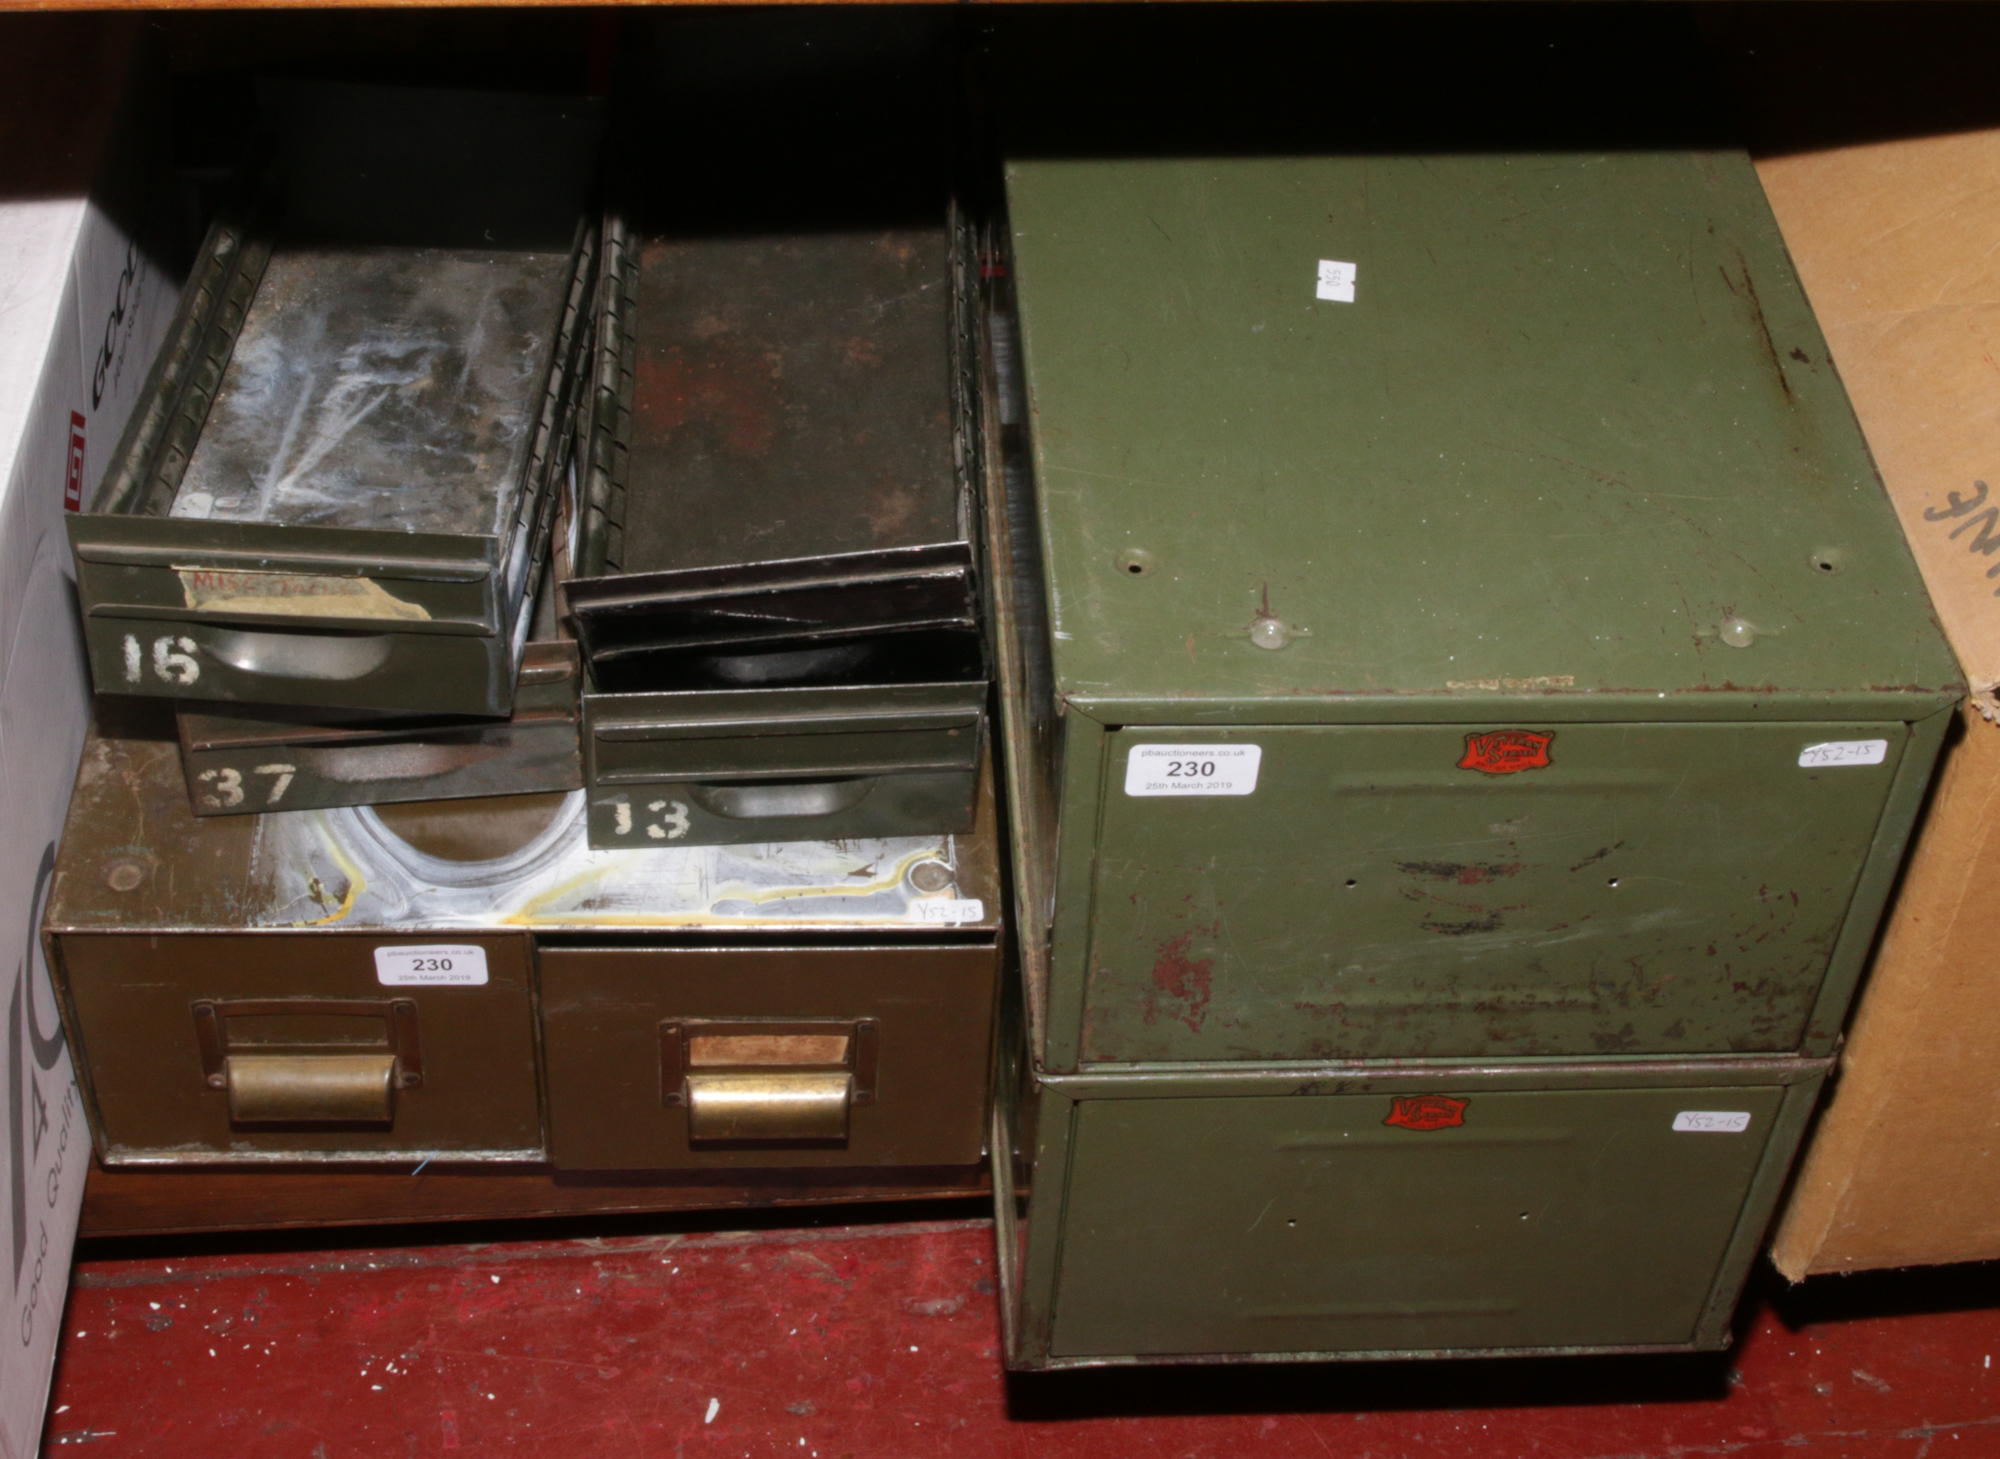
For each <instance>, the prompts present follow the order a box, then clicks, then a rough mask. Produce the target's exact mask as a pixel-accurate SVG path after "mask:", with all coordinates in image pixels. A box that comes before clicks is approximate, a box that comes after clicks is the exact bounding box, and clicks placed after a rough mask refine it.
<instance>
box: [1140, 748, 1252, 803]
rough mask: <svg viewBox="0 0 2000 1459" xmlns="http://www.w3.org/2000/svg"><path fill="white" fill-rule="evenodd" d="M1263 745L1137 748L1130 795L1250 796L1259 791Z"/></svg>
mask: <svg viewBox="0 0 2000 1459" xmlns="http://www.w3.org/2000/svg"><path fill="white" fill-rule="evenodd" d="M1263 758H1264V747H1263V746H1262V745H1134V746H1133V747H1132V753H1131V754H1130V755H1129V756H1127V757H1126V760H1125V793H1126V794H1127V795H1248V794H1250V792H1251V791H1253V790H1255V789H1256V788H1257V766H1258V763H1259V762H1260V761H1262V760H1263Z"/></svg>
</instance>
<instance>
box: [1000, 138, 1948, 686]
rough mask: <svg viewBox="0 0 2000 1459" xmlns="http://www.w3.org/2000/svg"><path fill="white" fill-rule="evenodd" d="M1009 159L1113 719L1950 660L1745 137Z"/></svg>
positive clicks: (1896, 668)
mask: <svg viewBox="0 0 2000 1459" xmlns="http://www.w3.org/2000/svg"><path fill="white" fill-rule="evenodd" d="M1007 177H1008V206H1009V209H1010V217H1011V227H1012V234H1013V236H1012V243H1013V256H1014V264H1015V270H1016V283H1017V288H1018V298H1019V302H1020V313H1021V338H1022V348H1023V356H1024V360H1025V367H1026V375H1027V382H1028V388H1029V394H1030V399H1031V402H1032V406H1033V410H1032V413H1031V415H1030V421H1031V427H1032V432H1033V445H1034V460H1035V466H1036V471H1037V478H1038V484H1039V491H1040V511H1041V520H1042V526H1043V531H1044V536H1045V546H1046V561H1047V569H1048V583H1049V608H1050V617H1051V627H1052V631H1053V636H1054V656H1055V672H1056V680H1057V688H1058V691H1059V692H1060V693H1062V694H1064V695H1067V696H1069V697H1070V698H1072V699H1073V700H1075V701H1077V702H1080V703H1083V704H1085V705H1087V706H1089V705H1094V706H1098V708H1096V709H1094V710H1093V712H1094V713H1097V714H1099V716H1100V717H1102V718H1105V719H1106V720H1107V721H1108V722H1111V723H1136V722H1150V723H1187V722H1190V721H1192V720H1194V719H1196V718H1198V717H1199V715H1198V713H1197V712H1196V709H1195V707H1196V706H1204V705H1226V706H1234V707H1235V709H1234V710H1232V712H1239V711H1240V710H1241V707H1242V706H1244V705H1246V704H1250V703H1253V702H1256V701H1271V702H1274V703H1282V704H1286V705H1290V706H1294V708H1293V709H1291V710H1290V711H1289V712H1288V713H1287V714H1284V715H1277V716H1267V717H1266V719H1265V722H1269V719H1270V718H1271V717H1277V718H1288V717H1291V715H1292V714H1295V713H1299V712H1300V711H1299V709H1298V708H1297V706H1299V705H1300V704H1301V702H1302V701H1303V702H1305V703H1315V704H1320V705H1329V706H1332V705H1338V706H1343V707H1342V708H1340V709H1339V710H1338V711H1337V716H1338V717H1341V718H1352V717H1355V715H1356V714H1357V713H1359V711H1358V710H1357V709H1356V708H1355V701H1357V700H1362V701H1367V700H1373V701H1376V702H1379V703H1382V704H1384V705H1393V704H1396V703H1398V702H1400V703H1401V704H1402V705H1403V706H1404V707H1403V708H1402V709H1399V710H1391V711H1390V714H1391V715H1394V716H1398V717H1401V716H1406V715H1407V713H1408V710H1407V703H1408V699H1409V697H1410V696H1425V697H1433V696H1434V697H1435V698H1436V699H1437V700H1438V701H1441V702H1442V703H1445V704H1451V705H1452V706H1453V709H1451V710H1446V709H1440V710H1438V711H1436V712H1433V713H1432V714H1431V715H1430V716H1429V717H1430V718H1431V720H1432V722H1437V721H1439V720H1443V719H1456V718H1467V717H1486V716H1485V715H1484V714H1481V713H1479V712H1478V710H1477V708H1476V706H1477V705H1479V704H1482V703H1491V702H1492V701H1495V700H1502V699H1509V698H1511V699H1514V700H1516V701H1520V700H1532V699H1534V698H1537V697H1543V696H1546V697H1549V698H1554V699H1559V700H1564V701H1571V702H1572V703H1573V702H1574V701H1576V700H1584V699H1586V697H1587V696H1593V695H1609V694H1612V693H1622V694H1624V695H1626V696H1628V697H1631V698H1636V697H1638V696H1641V695H1644V696H1649V697H1650V696H1665V697H1667V698H1668V699H1676V698H1679V697H1681V696H1700V698H1701V699H1702V701H1703V703H1704V711H1703V717H1705V718H1710V719H1718V718H1730V717H1735V716H1736V715H1739V714H1744V715H1747V714H1752V713H1756V712H1758V706H1759V704H1760V703H1768V701H1769V698H1770V696H1772V695H1775V694H1781V693H1782V694H1792V695H1802V696H1811V695H1816V694H1836V693H1843V692H1850V691H1857V690H1867V689H1872V690H1878V691H1884V692H1888V693H1894V692H1896V691H1911V692H1912V693H1917V692H1928V693H1930V694H1932V695H1933V696H1935V694H1936V691H1939V690H1947V691H1948V690H1950V689H1951V688H1952V687H1953V686H1955V685H1956V684H1957V683H1958V681H1959V674H1958V670H1957V668H1956V666H1955V664H1954V663H1953V661H1952V659H1951V657H1950V655H1949V653H1948V651H1947V650H1946V648H1945V645H1944V642H1943V640H1942V638H1941V637H1940V635H1939V633H1938V630H1937V628H1936V626H1935V624H1934V623H1933V622H1932V621H1931V618H1930V613H1929V605H1928V601H1927V599H1926V597H1925V594H1924V590H1923V586H1922V583H1921V581H1920V579H1919V577H1918V575H1917V571H1916V568H1915V565H1914V563H1913V562H1912V560H1911V558H1910V554H1909V550H1908V548H1907V546H1906V545H1905V544H1904V542H1903V539H1902V536H1901V534H1900V532H1899V531H1898V529H1897V526H1896V522H1895V520H1894V517H1893V514H1892V512H1891V509H1890V507H1889V504H1888V502H1887V500H1886V498H1885V496H1884V494H1883V492H1882V489H1881V487H1880V485H1879V483H1878V482H1877V480H1876V477H1875V474H1874V470H1873V467H1872V465H1871V463H1870V459H1869V456H1868V452H1867V449H1866V447H1865V445H1864V443H1863V440H1862V436H1861V433H1860V431H1859V429H1858V428H1857V426H1856V425H1855V422H1854V419H1853V416H1852V413H1851V411H1850V409H1849V407H1848V404H1847V401H1846V398H1845V396H1844V394H1843V392H1842V389H1841V386H1840V383H1839V381H1838V379H1837V378H1836V376H1835V374H1834V372H1833V369H1832V367H1831V366H1830V364H1829V363H1828V359H1827V352H1826V346H1825V343H1824V341H1823V340H1822V338H1821V336H1820V332H1819V329H1818V327H1817V325H1816V324H1815V322H1814V320H1813V317H1812V314H1811V311H1810V309H1809V308H1808V306H1807V304H1806V300H1805V297H1804V295H1803V293H1802V292H1801V290H1800V288H1799V285H1798V283H1797V280H1796V277H1795V276H1794V273H1793V271H1792V268H1791V266H1790V263H1789V261H1788V260H1787V259H1786V257H1785V254H1784V249H1783V245H1782V243H1781V241H1780V238H1779V235H1778V232H1777V229H1776V227H1775V225H1774V223H1773V221H1772V219H1771V216H1770V212H1769V209H1768V207H1767V205H1766V203H1765V201H1764V198H1763V196H1762V194H1761V192H1760V190H1759V188H1758V185H1757V181H1756V178H1755V175H1754V173H1753V172H1752V170H1751V167H1750V165H1749V162H1748V160H1747V159H1746V158H1745V157H1743V156H1742V155H1741V154H1738V153H1730V152H1643V151H1640V152H1626V153H1618V154H1612V155H1601V154H1587V153H1556V154H1546V155H1525V154H1522V155H1502V154H1495V155H1486V156H1454V155H1444V154H1438V155H1428V156H1421V155H1413V156H1400V157H1380V156H1377V157H1369V156H1349V157H1323V158H1227V159H1221V158H1197V159H1178V160H1175V159H1166V160H1132V159H1118V160H1110V161H1086V160H1053V161H1031V162H1015V163H1011V164H1010V165H1009V167H1008V174H1007ZM1322 261H1331V262H1339V263H1349V264H1352V265H1353V266H1354V269H1355V274H1354V289H1353V298H1352V302H1343V301H1341V300H1338V299H1323V298H1320V297H1318V292H1319V291H1318V277H1319V270H1320V266H1321V263H1322ZM1260 619H1267V620H1268V621H1269V623H1270V624H1271V625H1275V627H1274V628H1267V629H1265V630H1263V631H1264V633H1265V634H1266V636H1267V639H1268V638H1271V637H1276V638H1281V639H1283V640H1284V642H1283V644H1282V646H1281V647H1277V648H1265V647H1259V646H1257V644H1256V643H1255V642H1253V640H1252V637H1251V631H1252V629H1253V627H1256V626H1257V624H1258V622H1259V620H1260ZM1739 644H1740V645H1741V646H1738V645H1739ZM1175 702H1178V703H1180V704H1182V705H1185V706H1187V708H1185V709H1182V710H1180V711H1178V712H1177V711H1175V710H1174V709H1173V707H1172V705H1173V704H1174V703H1175ZM1467 705H1472V706H1475V708H1474V709H1473V712H1472V713H1471V714H1466V713H1458V712H1453V711H1454V710H1460V709H1463V707H1464V706H1467ZM1112 706H1118V707H1115V708H1114V707H1112ZM1327 712H1328V711H1322V715H1323V716H1324V714H1326V713H1327ZM1501 712H1504V711H1500V710H1498V709H1496V710H1495V711H1494V713H1496V714H1497V713H1501ZM1578 712H1581V713H1584V714H1588V713H1590V710H1589V709H1588V708H1584V709H1582V710H1581V711H1578V710H1576V709H1571V710H1570V711H1569V713H1570V714H1575V713H1578ZM1601 712H1603V713H1604V714H1605V717H1611V714H1612V713H1617V714H1618V715H1619V717H1626V718H1630V717H1633V716H1632V715H1631V713H1630V709H1629V706H1619V707H1618V708H1617V709H1616V710H1614V709H1613V707H1612V706H1610V705H1606V706H1604V711H1601ZM1842 712H1846V713H1852V712H1853V711H1852V710H1848V711H1835V713H1836V714H1839V713H1842ZM1248 717H1249V718H1250V722H1257V719H1256V716H1255V713H1254V711H1253V712H1251V713H1250V714H1249V715H1248ZM1566 717H1567V716H1566ZM1662 717H1674V718H1683V717H1686V716H1685V714H1683V713H1669V714H1665V715H1663V716H1662ZM1903 717H1906V718H1914V717H1916V716H1915V715H1914V714H1911V715H1907V716H1903Z"/></svg>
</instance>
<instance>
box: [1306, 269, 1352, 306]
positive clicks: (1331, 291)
mask: <svg viewBox="0 0 2000 1459" xmlns="http://www.w3.org/2000/svg"><path fill="white" fill-rule="evenodd" d="M1356 272H1358V270H1356V268H1355V267H1354V265H1353V264H1351V263H1342V262H1341V261H1340V260H1339V259H1334V258H1323V259H1321V260H1320V261H1319V284H1318V286H1317V287H1315V288H1314V290H1313V297H1314V298H1315V299H1325V300H1327V301H1328V302H1329V303H1333V304H1352V303H1353V302H1354V276H1355V274H1356Z"/></svg>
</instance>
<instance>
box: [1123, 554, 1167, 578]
mask: <svg viewBox="0 0 2000 1459" xmlns="http://www.w3.org/2000/svg"><path fill="white" fill-rule="evenodd" d="M1117 561H1118V566H1119V569H1120V570H1121V571H1123V572H1124V573H1126V574H1127V575H1128V576H1131V577H1135V578H1142V577H1144V576H1146V574H1147V573H1149V572H1151V571H1152V570H1153V569H1154V568H1155V567H1157V566H1159V564H1158V563H1157V562H1155V561H1154V560H1153V554H1152V553H1150V552H1148V551H1146V549H1145V548H1143V547H1128V548H1126V549H1125V550H1124V551H1123V552H1121V553H1119V554H1118V558H1117Z"/></svg>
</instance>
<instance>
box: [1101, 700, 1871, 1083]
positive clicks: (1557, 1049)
mask: <svg viewBox="0 0 2000 1459" xmlns="http://www.w3.org/2000/svg"><path fill="white" fill-rule="evenodd" d="M1516 731H1520V732H1522V733H1527V734H1528V735H1529V738H1528V739H1526V740H1523V741H1521V744H1522V745H1524V746H1526V749H1525V750H1523V751H1522V753H1521V756H1520V757H1519V758H1518V759H1517V760H1516V761H1515V762H1507V761H1506V759H1505V754H1504V753H1503V752H1504V751H1505V748H1506V746H1505V744H1503V743H1502V742H1501V741H1500V740H1497V739H1495V738H1494V736H1495V735H1500V736H1506V735H1509V734H1513V733H1515V732H1516ZM1908 733H1909V732H1908V730H1907V729H1906V727H1905V726H1903V725H1901V724H1894V723H1890V724H1880V723H1878V724H1838V723H1822V724H1782V725H1781V724H1706V725H1701V724H1693V725H1690V724H1680V725H1643V724H1637V725H1564V726H1534V725H1529V726H1525V727H1520V726H1493V727H1490V728H1488V727H1475V726H1466V727H1457V726H1370V727H1340V728H1336V727H1297V726H1288V727H1273V728H1266V729H1256V730H1251V729H1232V730H1228V731H1222V732H1218V731H1214V730H1193V729H1187V730H1144V731H1139V730H1128V731H1120V732H1118V733H1116V734H1113V735H1111V736H1110V737H1109V744H1110V748H1109V750H1108V752H1107V762H1106V763H1107V778H1108V780H1109V781H1110V785H1109V786H1108V789H1107V794H1106V797H1105V809H1104V817H1103V823H1102V833H1103V834H1102V850H1101V852H1100V855H1099V859H1098V863H1097V881H1096V896H1095V899H1094V903H1093V905H1094V908H1095V914H1094V915H1095V921H1094V923H1093V926H1092V929H1091V945H1090V967H1089V985H1088V992H1087V1000H1088V1001H1087V1013H1086V1017H1085V1021H1084V1029H1085V1034H1084V1058H1085V1060H1086V1061H1097V1062H1108V1061H1128V1060H1130V1061H1141V1060H1181V1059H1223V1060H1239V1059H1257V1058H1262V1059H1309V1058H1380V1057H1390V1058H1395V1057H1410V1058H1418V1057H1428V1058H1439V1057H1464V1056H1492V1055H1513V1056H1519V1055H1549V1054H1556V1055H1583V1056H1592V1057H1595V1056H1602V1055H1606V1054H1620V1055H1624V1054H1687V1053H1731V1052H1734V1053H1745V1052H1756V1051H1782V1050H1786V1049H1790V1048H1794V1047H1797V1045H1798V1043H1799V1041H1800V1039H1801V1038H1802V1036H1803V1033H1804V1029H1805V1024H1806V1020H1807V1017H1808V1015H1809V1013H1810V1011H1811V1008H1812V1003H1813V999H1814V997H1815V995H1816V994H1817V992H1818V990H1819V985H1820V979H1821V977H1822V975H1823V973H1824V971H1825V969H1826V965H1827V960H1828V958H1829V956H1830V955H1831V953H1832V950H1833V945H1834V940H1835V938H1836V937H1837V936H1838V935H1839V933H1840V931H1841V928H1842V925H1843V923H1844V920H1845V918H1846V916H1847V907H1848V900H1849V897H1850V896H1851V894H1852V892H1853V889H1854V885H1855V882H1856V879H1857V878H1858V876H1859V875H1860V872H1861V867H1862V862H1863V859H1864V858H1865V856H1866V855H1867V853H1868V850H1869V845H1870V842H1871V840H1872V838H1873V837H1874V834H1875V829H1876V823H1877V821H1878V819H1879V818H1880V815H1881V811H1882V806H1883V803H1884V800H1885V798H1886V796H1887V794H1888V790H1889V786H1890V783H1891V780H1892V778H1893V776H1894V774H1895V771H1896V767H1897V764H1898V761H1899V759H1900V756H1901V753H1902V748H1903V745H1904V743H1905V741H1906V740H1907V738H1908ZM1189 742H1194V743H1198V744H1209V745H1218V746H1232V747H1238V748H1241V747H1250V746H1254V747H1256V748H1257V749H1258V750H1259V751H1260V752H1261V763H1260V765H1259V767H1258V769H1257V771H1256V776H1255V788H1254V790H1253V791H1251V792H1250V793H1248V794H1213V795H1157V794H1132V793H1129V792H1128V790H1127V788H1126V782H1127V774H1128V770H1129V768H1130V766H1131V763H1132V762H1131V756H1132V755H1133V753H1135V750H1137V749H1138V748H1140V747H1144V746H1147V745H1162V744H1167V745H1171V744H1186V743H1189ZM1508 743H1511V741H1510V742H1508ZM1823 744H1836V745H1849V746H1859V747H1863V748H1864V749H1865V750H1866V751H1867V752H1868V753H1867V755H1866V756H1864V757H1862V758H1863V759H1865V763H1860V762H1856V763H1844V764H1836V765H1833V766H1831V767H1827V766H1819V765H1813V766H1809V765H1802V764H1801V759H1802V758H1804V759H1812V758H1813V756H1812V755H1810V754H1808V753H1807V752H1808V751H1809V750H1810V749H1811V748H1812V747H1814V746H1816V745H1823ZM1856 754H1857V755H1859V754H1860V752H1859V751H1857V752H1856ZM1482 756H1486V757H1487V758H1485V759H1482V758H1481V757H1482ZM1482 765H1489V766H1491V767H1493V768H1480V767H1481V766H1482Z"/></svg>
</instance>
